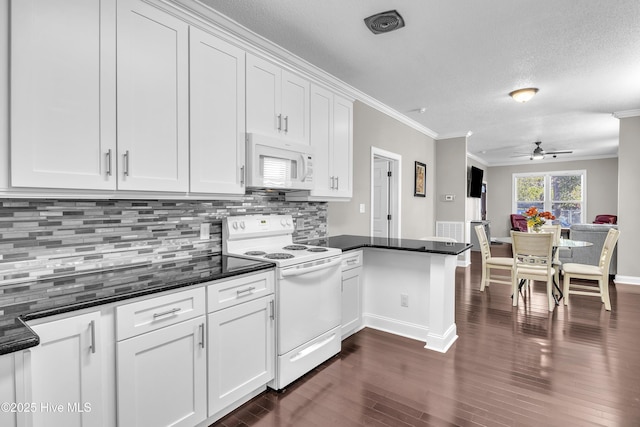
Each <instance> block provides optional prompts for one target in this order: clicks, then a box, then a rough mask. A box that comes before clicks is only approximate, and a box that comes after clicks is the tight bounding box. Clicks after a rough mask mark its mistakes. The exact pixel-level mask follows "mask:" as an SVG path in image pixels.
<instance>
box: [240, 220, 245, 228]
mask: <svg viewBox="0 0 640 427" xmlns="http://www.w3.org/2000/svg"><path fill="white" fill-rule="evenodd" d="M240 228H242V229H243V230H244V228H245V224H244V221H240Z"/></svg>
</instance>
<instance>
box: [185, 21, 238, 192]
mask: <svg viewBox="0 0 640 427" xmlns="http://www.w3.org/2000/svg"><path fill="white" fill-rule="evenodd" d="M189 43H190V94H191V96H190V102H191V109H190V111H191V125H190V129H191V162H190V171H191V184H190V190H191V191H193V192H201V193H218V194H244V191H245V189H244V163H245V137H244V135H245V133H244V131H245V52H244V50H242V49H239V48H237V47H235V46H233V45H231V44H229V43H227V42H225V41H223V40H221V39H219V38H218V37H215V36H213V35H211V34H209V33H206V32H204V31H202V30H199V29H197V28H194V27H191V28H190V38H189Z"/></svg>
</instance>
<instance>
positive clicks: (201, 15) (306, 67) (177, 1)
mask: <svg viewBox="0 0 640 427" xmlns="http://www.w3.org/2000/svg"><path fill="white" fill-rule="evenodd" d="M161 1H162V2H163V3H164V4H165V5H167V6H168V7H171V8H178V9H180V10H181V11H182V12H184V13H186V14H187V15H188V16H189V17H190V18H191V19H194V20H197V21H199V22H200V23H201V24H203V25H204V26H205V27H207V30H209V31H210V32H214V33H216V34H218V35H220V36H223V37H225V38H226V39H231V41H233V42H234V44H236V45H237V46H239V47H241V48H242V49H244V50H246V51H248V52H250V53H252V54H255V55H258V56H261V57H262V58H264V59H267V60H270V61H272V62H276V63H278V65H281V66H283V67H284V68H287V69H288V70H289V71H293V72H294V73H297V74H300V75H302V76H304V77H306V78H308V79H310V80H312V81H314V82H318V83H320V84H322V85H323V86H326V87H328V88H330V89H332V90H333V91H335V92H338V93H340V94H341V95H343V96H345V97H346V98H350V99H351V100H352V101H354V100H358V101H360V102H362V103H364V104H366V105H368V106H370V107H372V108H375V109H376V110H379V111H380V112H382V113H385V114H387V115H388V116H390V117H393V118H394V119H396V120H398V121H399V122H401V123H403V124H405V125H407V126H409V127H411V128H413V129H415V130H417V131H418V132H420V133H423V134H425V135H427V136H429V137H431V138H433V139H437V138H438V134H437V133H436V132H434V131H433V130H431V129H429V128H428V127H426V126H424V125H422V124H420V123H418V122H416V121H415V120H413V119H411V118H409V117H407V116H406V115H404V114H402V113H400V112H399V111H397V110H394V109H393V108H391V107H389V106H388V105H386V104H384V103H382V102H380V101H378V100H377V99H375V98H373V97H371V96H369V95H367V94H366V93H364V92H362V91H360V90H358V89H356V88H354V87H353V86H351V85H349V84H347V83H345V82H343V81H342V80H340V79H338V78H337V77H335V76H333V75H331V74H329V73H327V72H326V71H324V70H322V69H321V68H318V67H316V66H315V65H313V64H311V63H309V62H307V61H305V60H304V59H302V58H300V57H299V56H297V55H294V54H293V53H291V52H289V51H288V50H286V49H284V48H282V47H280V46H278V45H277V44H275V43H273V42H272V41H270V40H268V39H266V38H264V37H262V36H261V35H259V34H257V33H255V32H253V31H251V30H250V29H248V28H246V27H244V26H242V25H241V24H239V23H238V22H236V21H234V20H233V19H231V18H229V17H227V16H225V15H223V14H222V13H220V12H218V11H217V10H215V9H213V8H211V7H209V6H207V5H205V4H203V3H201V2H199V1H197V0H161Z"/></svg>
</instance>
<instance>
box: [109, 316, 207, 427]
mask: <svg viewBox="0 0 640 427" xmlns="http://www.w3.org/2000/svg"><path fill="white" fill-rule="evenodd" d="M204 338H205V319H204V316H201V317H197V318H195V319H191V320H186V321H184V322H182V323H178V324H175V325H172V326H167V327H166V328H162V329H158V330H156V331H153V332H149V333H147V334H143V335H138V336H136V337H133V338H129V339H127V340H124V341H119V342H118V343H117V350H116V351H117V358H118V369H117V377H118V385H117V389H118V425H120V426H137V427H143V426H149V427H155V426H194V425H196V424H198V423H199V422H201V421H203V420H204V419H205V418H206V401H207V384H206V369H207V366H206V363H207V360H206V356H205V354H206V351H205V342H204Z"/></svg>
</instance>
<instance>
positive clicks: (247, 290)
mask: <svg viewBox="0 0 640 427" xmlns="http://www.w3.org/2000/svg"><path fill="white" fill-rule="evenodd" d="M255 289H256V287H255V286H249V287H248V288H244V289H238V290H237V291H236V293H237V294H238V296H240V295H242V294H245V293H247V292H252V291H254V290H255Z"/></svg>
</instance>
